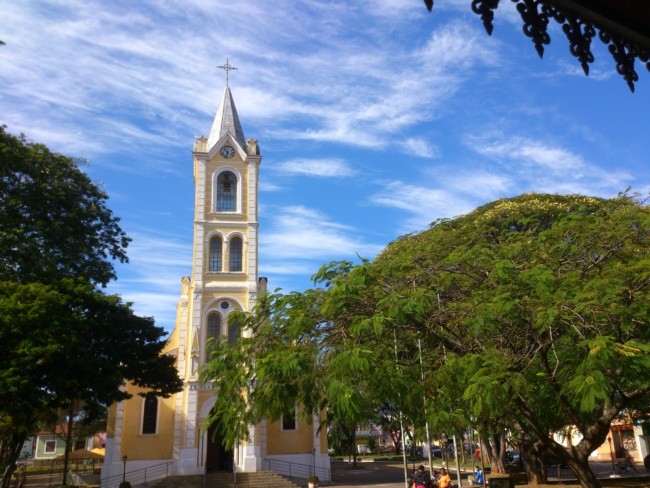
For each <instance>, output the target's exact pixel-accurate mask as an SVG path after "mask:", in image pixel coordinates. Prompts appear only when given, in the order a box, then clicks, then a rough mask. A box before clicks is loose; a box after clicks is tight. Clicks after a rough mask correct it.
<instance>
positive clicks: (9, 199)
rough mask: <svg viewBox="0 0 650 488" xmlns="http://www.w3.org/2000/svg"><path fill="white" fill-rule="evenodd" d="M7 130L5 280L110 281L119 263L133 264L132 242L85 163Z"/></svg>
mask: <svg viewBox="0 0 650 488" xmlns="http://www.w3.org/2000/svg"><path fill="white" fill-rule="evenodd" d="M5 129H6V127H5V126H0V161H1V162H2V164H1V165H0V280H7V281H16V282H20V283H30V282H39V283H47V282H52V281H57V280H59V279H61V278H63V277H67V278H77V277H85V278H87V279H88V280H90V281H91V282H93V283H98V284H101V285H105V284H107V283H108V282H109V281H110V280H112V279H115V277H116V276H115V270H114V268H113V263H112V261H113V260H119V261H121V262H126V261H127V256H126V247H127V246H128V243H129V241H130V239H129V238H128V237H127V236H126V234H125V233H124V231H122V229H121V228H120V226H119V219H118V218H117V217H115V216H113V213H112V212H111V210H110V209H109V208H108V207H107V205H106V201H107V199H108V196H107V194H106V193H105V192H104V191H103V190H101V189H100V188H99V187H98V186H97V185H96V184H95V183H94V182H93V181H92V180H91V179H90V178H89V177H88V175H86V174H85V173H84V172H83V171H80V170H79V165H80V164H82V163H83V161H82V160H79V159H72V158H69V157H67V156H64V155H61V154H56V153H53V152H51V151H50V150H49V149H48V148H47V147H46V146H44V145H43V144H36V143H33V142H30V141H29V140H27V138H26V137H25V136H24V135H20V136H18V137H16V136H14V135H12V134H9V133H7V132H6V130H5Z"/></svg>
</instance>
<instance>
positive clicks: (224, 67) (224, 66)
mask: <svg viewBox="0 0 650 488" xmlns="http://www.w3.org/2000/svg"><path fill="white" fill-rule="evenodd" d="M217 68H219V69H222V70H224V71H225V72H226V86H228V72H229V71H232V70H233V69H237V68H235V67H234V66H233V65H231V64H230V63H229V62H228V58H226V64H222V65H221V66H217Z"/></svg>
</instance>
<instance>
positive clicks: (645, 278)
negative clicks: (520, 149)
mask: <svg viewBox="0 0 650 488" xmlns="http://www.w3.org/2000/svg"><path fill="white" fill-rule="evenodd" d="M649 251H650V214H649V211H648V207H646V206H644V205H643V204H642V203H641V202H639V201H638V200H636V199H635V198H632V197H629V196H625V195H623V196H620V197H619V198H614V199H601V198H588V197H581V196H571V195H569V196H559V195H537V194H530V195H523V196H521V197H517V198H513V199H504V200H498V201H496V202H493V203H490V204H488V205H485V206H483V207H480V208H479V209H477V210H475V211H474V212H471V213H470V214H468V215H465V216H462V217H459V218H456V219H453V220H443V221H438V222H435V223H434V224H433V225H432V227H431V229H429V230H427V231H424V232H421V233H418V234H415V235H411V236H406V237H404V238H402V239H399V240H398V241H396V242H395V243H393V244H391V245H390V246H389V247H388V248H387V249H386V250H385V251H384V252H383V253H382V255H381V256H379V258H378V259H377V260H376V261H375V262H374V263H373V264H372V266H373V267H375V268H376V269H375V271H374V272H379V273H381V275H382V276H384V277H385V278H384V279H385V287H386V290H387V291H388V290H390V296H392V298H391V306H392V307H394V308H396V309H397V310H398V312H394V313H395V314H397V315H399V314H402V315H403V316H404V317H407V318H408V320H403V321H402V323H403V324H404V326H403V329H402V330H403V333H405V334H407V333H408V330H409V329H412V332H411V333H412V334H415V333H420V334H423V335H424V336H425V337H427V338H429V339H428V340H429V341H430V342H433V343H438V344H440V345H441V346H443V347H444V354H445V356H446V360H445V361H444V362H443V364H442V365H432V367H435V368H443V371H444V368H450V367H451V366H450V365H453V367H454V368H459V367H460V368H461V371H462V372H463V373H462V374H463V375H464V381H465V385H466V387H465V391H464V393H463V399H464V400H465V402H466V404H467V405H468V413H470V414H472V415H474V416H477V417H479V418H481V417H487V418H489V417H490V416H495V415H497V416H505V417H510V418H513V417H515V418H516V419H517V423H518V426H519V428H520V429H521V430H522V431H524V432H525V433H526V435H527V436H529V441H530V439H531V438H532V439H533V440H534V443H535V444H536V448H537V449H538V450H539V452H540V453H544V454H546V455H551V456H553V457H554V458H556V459H559V460H561V461H562V462H564V463H566V464H568V465H569V466H570V467H571V469H572V470H573V471H574V472H575V473H576V476H577V477H578V479H579V480H580V482H581V484H582V485H583V486H592V487H593V486H599V482H598V480H597V479H596V478H595V476H594V475H593V473H592V472H591V470H590V469H589V465H588V457H589V455H590V453H591V452H592V451H593V450H595V449H596V448H597V447H598V446H599V445H601V444H602V443H603V441H604V440H605V437H606V435H607V432H608V429H609V425H610V423H611V421H612V420H613V419H614V418H615V417H616V415H618V414H619V413H620V412H621V411H622V410H624V409H627V408H640V409H643V410H646V411H647V409H648V405H649V404H650V354H649V352H650V347H649V345H648V339H649V336H650V327H648V322H649V319H650V313H649V312H650V301H649V300H648V298H649V297H648V291H649V290H650V253H649ZM378 303H379V304H381V302H378ZM400 309H401V312H400V311H399V310H400ZM376 313H384V312H383V309H382V307H379V308H378V310H377V312H376ZM566 425H572V426H573V427H574V428H575V429H577V430H578V431H579V432H580V434H581V435H582V440H581V441H580V442H579V443H577V444H576V445H574V446H572V447H571V448H565V447H563V446H562V445H560V444H559V443H557V442H555V441H554V440H553V438H552V437H550V436H549V433H550V431H552V430H554V429H559V428H561V427H563V426H566Z"/></svg>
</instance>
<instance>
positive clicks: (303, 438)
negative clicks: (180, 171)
mask: <svg viewBox="0 0 650 488" xmlns="http://www.w3.org/2000/svg"><path fill="white" fill-rule="evenodd" d="M222 68H224V69H225V70H226V73H228V71H229V70H230V69H234V68H232V67H231V66H230V65H229V64H228V63H226V65H225V66H222ZM226 80H227V78H226ZM192 155H193V173H194V183H195V194H194V231H193V232H194V240H193V253H192V267H191V273H192V275H191V277H187V276H185V277H183V278H182V279H181V292H180V299H179V301H178V305H177V312H176V324H175V327H174V330H173V332H172V333H171V335H170V337H169V338H168V341H167V344H166V347H165V350H164V353H165V354H170V355H173V356H174V357H175V358H176V367H177V369H178V374H179V377H180V378H181V379H182V380H183V382H184V388H183V390H182V391H181V392H180V393H177V394H176V395H173V396H172V397H170V398H155V397H154V398H144V397H142V396H139V395H138V393H140V392H141V390H138V388H136V387H134V386H133V385H131V384H127V385H125V388H126V389H127V391H128V392H129V393H131V394H133V397H132V398H130V399H129V400H126V401H123V402H120V403H117V404H114V405H112V406H111V408H110V410H109V414H108V422H107V429H106V434H107V435H106V458H105V460H104V466H103V468H102V486H113V485H115V486H116V485H117V484H119V481H122V479H126V480H127V481H129V480H130V479H131V477H130V476H129V475H130V473H134V472H136V471H143V470H144V469H145V468H147V470H150V471H151V472H153V471H154V469H155V467H156V466H165V473H166V475H197V474H204V473H211V472H216V471H235V473H237V472H258V471H266V470H273V471H276V472H279V473H280V474H290V471H291V469H293V472H294V473H296V472H300V470H299V469H298V468H299V467H300V466H302V467H306V470H304V471H303V472H304V476H303V477H305V478H306V477H307V476H308V475H309V474H311V473H319V475H320V478H321V480H324V477H323V476H322V473H329V472H330V471H329V468H330V460H329V456H328V451H327V434H326V432H324V429H323V431H322V432H318V430H317V427H318V419H314V421H313V422H304V421H297V420H296V419H295V417H294V418H291V419H284V418H282V419H280V420H279V421H271V420H268V421H262V422H261V423H260V424H258V425H251V426H250V427H249V436H248V439H247V440H246V441H243V442H241V443H240V444H238V445H236V446H235V448H234V449H233V450H231V451H228V450H226V449H225V448H224V447H223V445H222V443H221V439H220V438H219V437H218V436H217V437H214V436H213V432H212V431H207V432H202V429H201V427H202V425H203V423H204V421H205V419H206V417H207V416H208V414H209V412H210V410H211V408H212V407H213V406H214V402H215V398H216V397H215V395H216V394H217V393H216V392H215V391H214V390H212V389H210V388H209V386H206V385H202V384H201V383H200V381H199V377H198V372H199V370H200V367H201V365H202V364H204V363H205V362H206V361H207V358H208V356H209V350H208V347H207V344H208V340H209V339H210V338H211V337H215V336H224V337H227V338H228V340H230V341H234V340H236V339H237V337H238V336H239V335H240V334H242V331H241V330H239V328H238V327H237V325H236V324H234V323H231V324H230V325H229V324H228V315H229V314H230V313H232V312H233V311H235V310H243V311H249V310H251V309H252V308H253V307H254V305H255V302H256V300H257V297H258V295H259V294H261V293H263V292H264V291H265V289H266V279H265V278H261V277H258V180H259V168H260V163H261V161H262V156H261V153H260V148H259V145H258V142H257V140H255V139H248V140H246V138H245V137H244V131H243V129H242V126H241V123H240V120H239V116H238V114H237V110H236V108H235V103H234V100H233V96H232V93H231V90H230V88H229V87H228V83H227V82H226V88H225V90H224V92H223V96H222V98H221V101H220V104H219V107H218V110H217V113H216V116H215V118H214V122H213V124H212V128H211V130H210V133H209V136H208V137H205V136H201V137H199V138H197V139H196V141H195V143H194V148H193V153H192ZM244 333H246V332H245V331H244ZM303 469H304V468H303ZM111 479H117V480H118V483H117V484H114V483H109V482H108V480H111ZM133 484H138V483H137V481H136V480H135V479H133Z"/></svg>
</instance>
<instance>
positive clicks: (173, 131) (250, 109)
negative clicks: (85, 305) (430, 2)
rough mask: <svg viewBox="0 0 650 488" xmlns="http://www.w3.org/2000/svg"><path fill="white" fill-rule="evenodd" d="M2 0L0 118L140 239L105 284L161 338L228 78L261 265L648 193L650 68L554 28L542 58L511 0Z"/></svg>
mask: <svg viewBox="0 0 650 488" xmlns="http://www.w3.org/2000/svg"><path fill="white" fill-rule="evenodd" d="M469 4H470V2H469V1H460V0H439V1H437V2H436V3H435V6H434V9H433V12H432V13H429V12H428V11H427V10H426V8H425V7H424V4H423V2H422V1H420V0H392V1H390V0H358V1H353V2H352V1H349V0H340V1H339V0H323V1H320V0H303V1H301V0H293V1H290V0H272V1H270V2H260V1H256V0H236V1H233V0H229V1H222V0H185V1H183V2H179V1H169V0H155V1H147V0H140V1H137V2H133V1H121V0H113V1H110V2H100V1H93V0H52V1H35V0H21V1H20V2H16V1H11V0H0V39H2V40H3V41H5V42H6V43H7V45H6V46H3V47H0V123H4V124H6V125H7V126H8V131H9V132H12V133H16V134H17V133H20V132H24V133H25V134H27V135H28V136H29V137H30V138H31V139H32V140H34V141H37V142H42V143H45V144H47V145H48V146H49V147H50V148H51V149H53V150H55V151H58V152H61V153H64V154H66V155H69V156H75V157H81V158H85V159H87V160H88V162H89V165H88V166H87V167H86V171H87V172H88V173H89V174H90V175H91V177H92V178H94V179H95V180H96V181H98V182H100V184H101V185H102V187H103V188H104V189H105V190H106V191H107V192H108V194H109V195H110V200H109V206H110V208H111V209H112V210H113V211H114V212H115V214H116V215H117V216H119V217H120V218H121V219H122V222H121V223H122V226H123V228H124V229H125V231H126V232H127V233H128V234H129V235H130V236H131V237H132V238H133V242H132V244H131V246H130V247H129V257H130V263H129V264H127V265H120V266H119V267H118V275H119V279H118V280H117V281H116V282H114V283H113V284H112V285H111V286H110V288H109V290H110V291H111V292H115V293H120V294H121V295H123V297H124V298H125V300H127V301H131V302H133V303H134V309H135V310H136V312H137V313H139V314H141V315H149V316H154V317H155V318H156V322H157V324H158V325H161V326H164V327H165V328H166V329H167V330H171V328H172V327H173V322H174V315H175V307H176V302H177V299H178V296H179V293H180V279H181V277H182V276H183V275H188V274H189V273H190V265H191V257H192V255H191V252H192V241H191V240H192V218H193V192H194V187H193V180H192V157H191V151H192V144H193V141H194V138H195V136H197V135H201V134H205V135H207V134H208V132H209V130H210V126H211V123H212V119H213V117H214V114H215V112H216V110H217V104H218V102H219V99H220V97H221V94H222V92H223V88H224V86H225V76H224V73H223V71H221V70H218V69H217V66H218V65H222V64H224V63H225V60H226V58H229V60H230V63H231V64H232V65H234V66H236V67H237V68H238V70H237V71H233V72H231V73H230V87H231V90H232V93H233V97H234V100H235V104H236V106H237V110H238V112H239V116H240V119H241V122H242V125H243V128H244V133H245V136H246V137H247V138H250V137H255V138H257V139H258V140H259V143H260V148H261V151H262V155H263V161H262V166H261V172H260V195H259V198H260V219H259V221H260V249H259V253H260V275H261V276H267V277H268V278H269V286H270V287H271V288H276V287H280V288H282V289H283V290H285V291H289V290H301V289H304V288H306V287H308V286H309V285H310V283H311V282H310V276H311V275H312V274H313V273H314V272H315V271H316V270H317V269H318V267H319V266H320V265H321V264H323V263H326V262H329V261H331V260H338V259H350V260H356V259H357V256H361V257H364V258H373V257H374V256H375V255H376V254H377V253H378V252H379V251H380V250H381V249H383V248H384V247H385V246H386V244H388V243H389V242H390V241H392V240H394V239H395V238H397V237H398V236H400V235H402V234H405V233H408V232H413V231H417V230H421V229H424V228H426V227H427V225H428V224H429V223H430V222H431V221H433V220H435V219H437V218H440V217H453V216H456V215H459V214H462V213H465V212H468V211H470V210H472V209H473V208H475V207H477V206H478V205H481V204H483V203H486V202H488V201H491V200H494V199H496V198H500V197H506V196H515V195H518V194H521V193H524V192H530V191H536V192H553V193H581V194H589V195H600V196H614V195H616V194H617V193H618V192H619V191H623V190H625V189H626V188H627V187H630V186H631V187H632V189H633V190H634V191H638V192H640V193H642V194H645V195H648V193H649V192H650V172H649V169H648V168H649V167H650V165H649V164H648V145H647V144H648V142H647V141H648V134H649V133H650V117H649V116H648V113H649V108H650V103H649V102H650V76H649V73H648V72H647V71H646V70H645V68H643V67H642V66H637V71H638V72H639V77H640V80H639V82H638V83H637V86H636V93H635V94H632V93H630V91H629V90H628V88H627V86H626V84H625V82H624V81H623V80H622V78H621V77H620V76H618V75H617V74H616V71H615V66H614V62H613V60H612V59H611V57H610V56H609V54H608V53H607V52H606V50H605V48H604V47H603V46H602V44H601V43H600V42H599V41H597V40H594V43H593V48H594V53H595V56H596V61H595V63H594V64H593V65H592V67H591V74H590V76H589V77H585V76H584V74H583V73H582V69H581V68H580V66H579V64H578V63H577V61H575V59H574V58H573V57H572V56H571V55H570V54H569V49H568V45H567V41H566V38H565V37H564V36H563V35H562V33H561V32H560V31H559V29H558V28H557V27H556V26H553V27H552V28H551V38H552V42H551V45H550V46H548V47H547V49H546V52H545V55H544V60H540V59H539V58H538V57H537V54H536V52H535V49H534V47H533V45H532V43H531V41H530V40H529V39H528V38H526V37H525V36H524V35H523V33H522V32H521V21H520V20H519V18H518V14H517V13H516V11H515V10H514V9H513V7H512V3H511V2H505V1H504V2H501V4H502V5H501V7H500V8H499V10H498V11H497V14H496V19H495V30H494V33H493V35H492V37H489V36H487V34H486V33H485V30H484V29H483V26H482V24H481V21H480V19H479V18H478V17H477V16H476V15H474V14H472V13H471V10H470V7H469Z"/></svg>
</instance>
